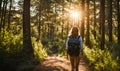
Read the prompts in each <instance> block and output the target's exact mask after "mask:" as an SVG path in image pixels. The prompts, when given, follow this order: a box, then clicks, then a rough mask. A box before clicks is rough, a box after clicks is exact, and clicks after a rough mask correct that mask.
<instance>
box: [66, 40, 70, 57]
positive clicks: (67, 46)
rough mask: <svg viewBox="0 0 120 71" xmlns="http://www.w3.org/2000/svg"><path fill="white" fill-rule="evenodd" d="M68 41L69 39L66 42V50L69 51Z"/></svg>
mask: <svg viewBox="0 0 120 71" xmlns="http://www.w3.org/2000/svg"><path fill="white" fill-rule="evenodd" d="M68 40H69V38H67V40H66V50H68ZM67 59H68V52H67Z"/></svg>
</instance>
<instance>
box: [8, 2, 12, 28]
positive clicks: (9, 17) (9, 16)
mask: <svg viewBox="0 0 120 71" xmlns="http://www.w3.org/2000/svg"><path fill="white" fill-rule="evenodd" d="M11 8H12V0H10V6H9V15H8V28H7V29H8V30H9V29H10V19H11Z"/></svg>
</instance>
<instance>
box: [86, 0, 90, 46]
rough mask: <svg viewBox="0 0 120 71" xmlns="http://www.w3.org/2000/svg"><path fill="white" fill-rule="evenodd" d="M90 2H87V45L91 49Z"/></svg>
mask: <svg viewBox="0 0 120 71" xmlns="http://www.w3.org/2000/svg"><path fill="white" fill-rule="evenodd" d="M89 2H90V1H89V0H87V28H86V29H87V32H86V45H87V46H89V47H90V29H89V28H90V24H89Z"/></svg>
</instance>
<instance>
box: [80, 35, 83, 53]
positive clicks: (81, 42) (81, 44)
mask: <svg viewBox="0 0 120 71" xmlns="http://www.w3.org/2000/svg"><path fill="white" fill-rule="evenodd" d="M79 40H80V47H81V49H80V51H81V53H82V55H83V49H84V46H83V41H82V37H80V38H79Z"/></svg>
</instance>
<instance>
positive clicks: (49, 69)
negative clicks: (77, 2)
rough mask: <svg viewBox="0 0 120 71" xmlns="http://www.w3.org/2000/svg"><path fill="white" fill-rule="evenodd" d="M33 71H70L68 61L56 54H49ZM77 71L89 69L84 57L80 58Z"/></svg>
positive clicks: (88, 70) (87, 70)
mask: <svg viewBox="0 0 120 71" xmlns="http://www.w3.org/2000/svg"><path fill="white" fill-rule="evenodd" d="M34 71H71V66H70V61H69V60H67V59H65V58H61V57H58V56H49V57H47V58H46V59H45V61H44V62H43V63H42V65H41V64H39V65H38V66H36V68H35V69H34ZM79 71H90V69H89V67H88V64H87V63H86V62H85V60H84V58H81V60H80V65H79Z"/></svg>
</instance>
